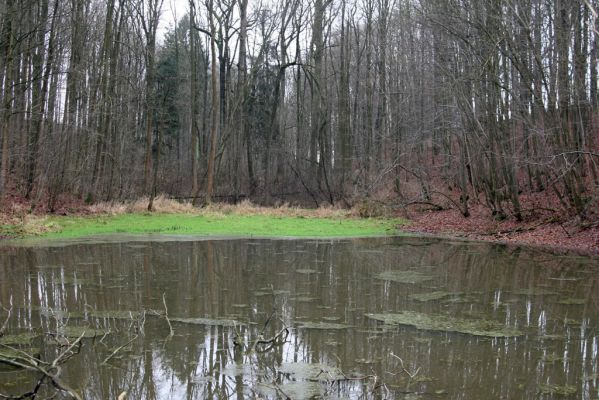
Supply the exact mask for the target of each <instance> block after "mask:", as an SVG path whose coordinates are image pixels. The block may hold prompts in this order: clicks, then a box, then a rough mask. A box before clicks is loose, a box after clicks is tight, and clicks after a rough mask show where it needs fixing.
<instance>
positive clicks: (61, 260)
mask: <svg viewBox="0 0 599 400" xmlns="http://www.w3.org/2000/svg"><path fill="white" fill-rule="evenodd" d="M598 268H599V264H598V262H597V261H596V260H592V259H589V258H584V257H574V256H568V257H566V256H557V255H552V254H549V253H544V252H540V251H534V250H524V249H519V248H506V247H502V246H493V245H487V244H479V243H461V242H447V241H441V240H432V239H426V240H425V239H408V238H378V239H356V240H319V241H310V240H204V241H191V240H190V241H180V242H174V241H170V242H169V241H153V242H148V241H145V242H144V241H141V240H137V241H129V242H123V243H119V242H115V243H96V244H93V243H86V244H63V245H61V246H54V247H7V246H5V247H3V251H2V252H1V254H0V301H1V304H2V305H3V306H4V307H7V306H9V305H10V304H12V305H13V315H12V316H11V318H10V320H9V323H8V326H7V332H9V333H15V332H23V331H35V332H40V333H42V332H54V331H56V330H57V329H58V328H59V327H60V326H89V327H92V328H94V329H101V330H104V331H106V330H110V332H111V333H110V334H108V335H106V336H105V337H102V338H100V337H96V338H95V339H91V338H88V339H83V340H84V346H83V348H82V351H81V353H80V354H79V355H77V356H76V357H74V358H72V359H70V360H69V362H68V364H66V365H65V368H64V372H63V379H64V380H65V381H66V382H68V383H69V384H70V385H71V386H73V387H74V388H75V389H77V390H79V391H80V393H82V394H83V395H84V397H85V398H90V399H92V398H94V399H96V398H98V399H100V398H117V397H118V396H119V395H120V394H121V393H122V392H123V391H126V392H127V398H135V399H165V398H177V399H179V398H181V399H183V398H186V399H197V398H230V397H236V398H238V399H241V398H248V397H265V398H283V397H285V396H289V397H291V398H301V397H311V396H319V397H325V398H327V397H328V398H337V397H349V398H358V397H363V398H384V397H388V398H403V397H405V395H406V394H410V395H411V396H416V395H418V396H420V397H419V398H424V399H427V398H438V396H440V395H443V396H444V398H448V399H479V398H531V397H535V396H537V395H538V394H539V393H541V394H543V396H544V398H554V397H555V398H558V397H559V396H560V395H564V394H568V393H576V397H578V398H591V397H592V396H596V395H597V380H598V379H599V375H598V373H599V368H598V367H599V366H598V365H597V349H598V342H597V317H598V313H599V312H598V309H599V307H598V306H599V302H598V297H599V294H598V293H599V291H597V290H596V284H597V276H598V275H597V271H598ZM398 271H399V272H401V271H403V272H401V274H399V275H398V273H397V272H398ZM412 272H418V276H420V277H422V276H425V277H426V278H427V279H424V280H419V281H418V282H416V283H409V282H408V281H409V279H408V278H406V277H409V276H412V275H414V274H412V275H410V274H411V273H412ZM393 276H401V277H402V278H401V279H397V280H393V279H391V278H389V277H393ZM406 279H408V281H406ZM163 293H164V296H165V297H164V298H165V300H166V305H167V307H168V315H169V317H170V318H171V322H172V325H173V328H174V333H175V335H174V336H173V337H169V326H168V324H167V323H166V321H165V319H164V318H163V316H162V317H161V314H164V304H163V298H162V295H163ZM273 310H274V311H275V313H274V314H273ZM402 311H412V312H413V314H414V315H447V316H451V317H455V318H454V319H448V320H452V321H453V320H477V321H479V320H480V321H482V320H490V321H494V322H495V323H498V322H499V323H501V324H503V325H504V326H506V327H510V328H513V329H518V330H520V331H522V332H523V334H524V335H523V336H522V337H515V338H492V337H485V336H472V335H469V334H460V333H451V332H442V331H435V332H431V331H427V330H418V329H415V328H413V327H410V326H386V325H384V324H381V323H380V322H377V321H373V320H370V319H368V318H366V317H365V314H367V313H376V314H384V313H399V312H402ZM140 312H145V315H146V318H145V322H144V323H143V326H137V325H139V324H137V325H136V324H135V323H133V321H135V318H136V317H135V316H139V315H140V314H139V313H140ZM271 315H272V318H270V319H269V317H270V316H271ZM193 318H195V319H196V320H195V321H194V320H190V319H193ZM198 318H204V320H199V321H198V320H197V319H198ZM222 319H227V320H235V321H238V322H239V325H237V326H230V324H228V323H225V322H224V321H222ZM181 320H182V321H184V322H180V321H181ZM267 320H269V322H268V324H267V325H266V329H263V328H264V326H265V321H267ZM190 322H196V323H190ZM197 322H201V323H197ZM302 326H305V328H303V327H302ZM284 327H289V335H288V336H287V337H286V341H285V343H284V344H282V345H277V346H273V347H272V349H270V350H269V351H266V352H256V351H249V350H250V349H251V348H252V347H253V346H252V343H254V342H255V340H256V339H257V338H258V337H259V336H260V334H261V333H262V335H263V337H264V338H272V337H273V336H274V335H276V334H277V333H280V332H281V330H282V329H283V328H284ZM318 328H323V329H318ZM332 328H334V329H332ZM263 330H264V332H262V331H263ZM135 335H138V336H137V337H136V336H135ZM132 338H135V339H134V340H133V341H131V343H130V344H129V345H126V346H123V345H124V344H127V342H128V341H130V340H131V339H132ZM119 346H123V348H122V349H119V351H117V352H116V353H115V355H114V356H113V357H110V358H109V360H108V362H106V363H105V364H102V361H103V360H105V359H106V358H107V356H109V355H110V354H111V353H112V352H114V351H115V349H118V348H119ZM32 347H37V348H39V351H40V356H41V357H43V358H44V359H46V360H51V359H52V357H55V356H56V354H57V352H58V351H60V348H58V347H57V346H56V345H55V344H53V343H51V341H50V340H49V337H48V336H41V337H40V338H38V339H36V341H34V342H33V343H31V344H29V345H27V346H24V347H23V348H32ZM336 374H337V375H338V376H337V375H336ZM35 381H36V376H35V374H33V375H31V374H27V373H24V372H22V371H5V370H0V393H2V394H17V393H23V392H24V391H26V390H29V389H31V385H32V384H35ZM46 394H48V393H46Z"/></svg>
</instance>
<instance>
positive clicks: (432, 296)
mask: <svg viewBox="0 0 599 400" xmlns="http://www.w3.org/2000/svg"><path fill="white" fill-rule="evenodd" d="M461 294H462V293H461V292H444V291H436V292H428V293H417V294H412V295H410V296H409V297H410V299H412V300H416V301H422V302H425V301H435V300H441V299H444V298H446V297H456V296H459V295H461Z"/></svg>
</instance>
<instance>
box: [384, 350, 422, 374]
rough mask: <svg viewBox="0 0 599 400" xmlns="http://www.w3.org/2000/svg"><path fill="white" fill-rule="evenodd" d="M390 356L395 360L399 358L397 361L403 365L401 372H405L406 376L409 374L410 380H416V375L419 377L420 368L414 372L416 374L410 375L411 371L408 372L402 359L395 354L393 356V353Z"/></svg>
mask: <svg viewBox="0 0 599 400" xmlns="http://www.w3.org/2000/svg"><path fill="white" fill-rule="evenodd" d="M390 354H391V357H395V358H397V359H398V360H399V363H400V364H401V370H402V371H403V372H405V373H406V374H407V375H408V376H409V377H410V379H414V377H415V376H416V375H418V372H420V367H418V368H417V369H416V371H414V372H412V373H410V371H408V370H407V369H406V368H405V367H404V364H403V360H402V359H401V358H400V357H398V356H396V355H395V354H393V353H390Z"/></svg>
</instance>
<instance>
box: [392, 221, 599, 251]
mask: <svg viewBox="0 0 599 400" xmlns="http://www.w3.org/2000/svg"><path fill="white" fill-rule="evenodd" d="M407 218H408V220H409V221H410V222H409V223H408V224H407V225H406V226H404V227H402V228H401V230H402V231H404V232H408V233H414V234H417V235H423V236H426V237H438V238H444V239H459V240H473V241H480V242H487V243H496V244H503V245H509V246H524V247H530V248H537V249H540V250H545V251H550V252H553V253H557V254H577V255H584V256H593V257H599V227H598V226H590V227H583V226H581V225H580V224H574V223H562V222H560V221H556V220H554V219H553V218H552V219H531V220H528V221H523V222H517V221H515V220H512V219H506V220H504V221H497V220H494V219H493V218H492V217H490V216H489V215H487V213H485V212H484V211H480V210H474V211H473V212H472V215H471V216H470V217H469V218H464V217H463V216H462V215H461V214H460V213H459V212H458V211H456V210H452V209H449V210H442V211H428V210H427V211H416V212H412V213H410V214H409V215H408V216H407Z"/></svg>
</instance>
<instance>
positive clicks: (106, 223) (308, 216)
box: [2, 204, 404, 238]
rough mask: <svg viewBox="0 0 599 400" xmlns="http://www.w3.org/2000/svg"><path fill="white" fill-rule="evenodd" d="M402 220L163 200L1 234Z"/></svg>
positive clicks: (369, 229)
mask: <svg viewBox="0 0 599 400" xmlns="http://www.w3.org/2000/svg"><path fill="white" fill-rule="evenodd" d="M403 223H404V221H402V220H400V219H395V218H376V219H371V218H368V219H365V218H358V217H355V216H354V215H352V214H351V212H349V211H344V210H338V209H317V210H307V209H299V208H291V207H277V208H264V207H256V206H253V205H248V204H246V205H241V206H229V205H213V206H211V207H208V208H203V209H194V208H191V207H183V208H181V207H177V208H173V207H168V206H164V205H163V206H162V207H161V208H159V212H154V213H147V212H142V211H141V210H140V209H138V208H136V207H135V205H129V206H127V207H122V206H119V207H114V206H113V207H111V208H110V209H108V208H106V209H98V210H94V214H92V215H88V216H38V217H26V218H22V219H21V220H18V221H16V222H15V221H13V222H12V223H8V224H4V225H3V227H2V233H3V236H4V237H15V238H18V237H32V236H37V237H44V238H78V237H85V236H94V235H101V234H114V233H127V234H147V233H163V234H169V235H172V234H181V235H202V236H264V237H284V236H292V237H350V236H375V235H387V234H394V233H397V232H398V231H397V229H398V226H399V225H402V224H403Z"/></svg>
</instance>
